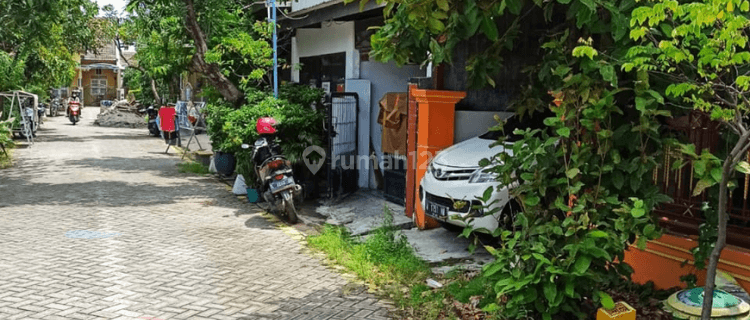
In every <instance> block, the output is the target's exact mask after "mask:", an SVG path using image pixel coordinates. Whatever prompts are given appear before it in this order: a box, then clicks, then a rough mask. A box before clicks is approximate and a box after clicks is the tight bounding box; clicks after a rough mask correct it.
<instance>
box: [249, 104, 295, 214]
mask: <svg viewBox="0 0 750 320" xmlns="http://www.w3.org/2000/svg"><path fill="white" fill-rule="evenodd" d="M276 124H277V123H276V120H275V119H273V118H271V117H263V118H260V119H258V122H257V123H256V126H255V129H256V131H257V132H258V134H259V135H260V137H259V138H258V139H257V140H256V141H255V144H254V145H253V146H250V145H248V144H243V145H242V148H243V149H249V148H251V147H252V148H253V155H252V161H253V168H254V172H255V177H256V179H257V180H256V182H257V184H258V185H259V189H258V194H259V195H262V197H263V200H265V203H266V207H265V208H263V209H265V210H269V211H276V212H278V213H281V214H286V216H287V219H288V221H289V223H292V224H294V223H297V208H296V204H299V203H300V202H301V201H302V187H301V186H300V185H299V184H297V183H295V181H294V175H293V171H292V163H291V161H289V160H287V159H286V157H284V155H283V153H282V151H281V147H280V146H279V144H278V143H276Z"/></svg>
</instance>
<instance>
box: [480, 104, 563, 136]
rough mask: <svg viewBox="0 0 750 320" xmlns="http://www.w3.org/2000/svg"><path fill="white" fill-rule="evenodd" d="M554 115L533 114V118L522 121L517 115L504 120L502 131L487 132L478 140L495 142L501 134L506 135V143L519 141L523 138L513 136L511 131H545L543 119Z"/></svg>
mask: <svg viewBox="0 0 750 320" xmlns="http://www.w3.org/2000/svg"><path fill="white" fill-rule="evenodd" d="M553 115H554V114H553V113H552V112H550V111H545V112H542V113H538V112H537V113H534V115H533V117H528V116H525V117H524V118H523V120H522V121H519V118H518V116H517V115H513V116H511V117H510V118H508V120H506V122H505V125H503V130H502V131H487V132H486V133H484V134H482V135H481V136H479V138H482V139H487V140H497V139H499V138H500V137H501V136H502V135H503V134H505V135H506V139H505V141H506V142H515V141H518V140H521V139H522V138H523V136H521V135H517V134H514V133H513V131H516V129H522V130H523V129H526V128H531V129H532V130H533V129H545V128H546V126H545V125H544V119H545V118H549V117H551V116H553Z"/></svg>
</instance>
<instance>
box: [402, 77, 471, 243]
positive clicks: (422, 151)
mask: <svg viewBox="0 0 750 320" xmlns="http://www.w3.org/2000/svg"><path fill="white" fill-rule="evenodd" d="M411 95H412V97H413V98H414V99H415V100H416V101H417V103H418V104H419V106H418V108H419V110H418V117H417V154H416V157H415V158H416V168H415V171H414V173H415V174H416V180H415V184H416V185H415V194H418V192H419V191H418V190H419V182H420V181H421V180H422V177H424V175H425V172H426V171H427V166H428V165H429V161H430V160H432V159H433V158H434V157H435V155H437V153H438V151H440V150H442V149H445V148H447V147H449V146H451V145H453V131H454V130H453V127H454V125H455V120H454V118H455V112H456V103H457V102H459V101H461V99H463V98H464V97H466V92H461V91H445V90H424V89H414V90H411ZM414 203H415V209H416V210H415V212H414V213H415V214H416V217H415V219H414V220H415V222H416V225H417V227H419V228H420V229H430V228H434V227H439V226H440V224H439V223H438V222H437V221H436V220H434V219H431V218H429V217H427V216H426V215H425V213H424V210H422V206H421V204H420V203H419V198H418V197H416V198H415V199H414Z"/></svg>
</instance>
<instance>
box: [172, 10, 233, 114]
mask: <svg viewBox="0 0 750 320" xmlns="http://www.w3.org/2000/svg"><path fill="white" fill-rule="evenodd" d="M184 2H185V9H186V16H185V28H186V29H187V33H188V34H189V35H190V37H191V38H192V39H193V44H194V46H195V54H194V55H193V59H192V60H191V69H192V70H193V71H196V72H200V73H202V74H204V75H205V76H206V78H208V80H209V81H210V82H211V84H213V85H214V87H215V88H216V90H218V91H219V93H220V94H221V95H222V96H223V97H224V99H226V100H227V101H230V102H233V103H235V105H237V104H239V103H241V101H242V100H243V99H241V98H242V92H241V91H240V90H239V89H237V86H235V85H234V83H232V82H231V81H229V79H227V77H225V76H224V74H222V73H221V69H220V68H219V65H217V64H216V63H206V60H205V56H206V52H208V45H207V44H206V34H205V33H203V30H202V29H201V27H200V25H198V18H197V16H196V14H195V5H194V4H193V0H184Z"/></svg>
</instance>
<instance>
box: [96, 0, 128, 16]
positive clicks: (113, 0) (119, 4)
mask: <svg viewBox="0 0 750 320" xmlns="http://www.w3.org/2000/svg"><path fill="white" fill-rule="evenodd" d="M96 3H97V4H98V5H99V10H101V9H102V8H103V7H104V6H106V5H108V4H111V5H112V6H114V7H115V10H117V12H119V13H122V12H123V11H125V6H126V5H128V1H127V0H96Z"/></svg>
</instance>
